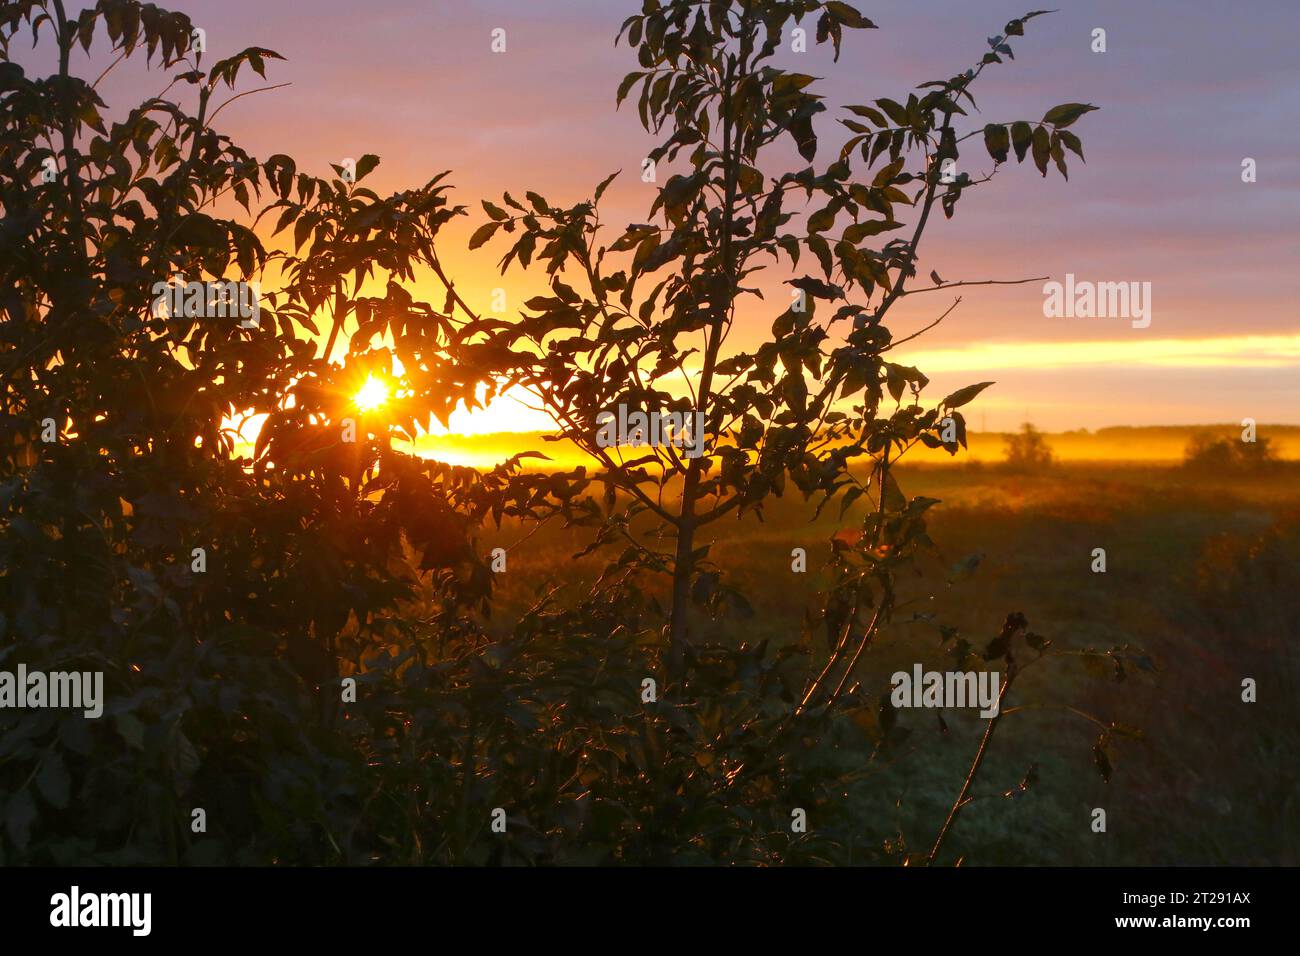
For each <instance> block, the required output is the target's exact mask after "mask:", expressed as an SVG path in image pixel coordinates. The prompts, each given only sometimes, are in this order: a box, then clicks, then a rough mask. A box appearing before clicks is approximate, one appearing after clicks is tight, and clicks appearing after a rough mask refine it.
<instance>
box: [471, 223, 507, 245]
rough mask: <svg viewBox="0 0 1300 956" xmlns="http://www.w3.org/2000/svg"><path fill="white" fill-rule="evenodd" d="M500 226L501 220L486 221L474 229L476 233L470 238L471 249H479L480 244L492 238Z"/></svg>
mask: <svg viewBox="0 0 1300 956" xmlns="http://www.w3.org/2000/svg"><path fill="white" fill-rule="evenodd" d="M500 226H501V223H499V222H485V223H484V224H483V225H481V226H479V227H478V228H477V229H475V230H474V235H472V236H470V238H469V247H470V248H471V249H477V248H478V247H479V246H481V245H483V244H484V243H485V242H487V241H488V240H489V239H491V238H492V236H493V235H494V234H495V233H496V231H497V229H499V228H500Z"/></svg>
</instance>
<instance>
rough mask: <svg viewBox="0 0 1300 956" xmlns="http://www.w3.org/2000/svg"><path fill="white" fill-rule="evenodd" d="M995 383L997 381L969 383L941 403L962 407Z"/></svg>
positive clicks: (947, 406)
mask: <svg viewBox="0 0 1300 956" xmlns="http://www.w3.org/2000/svg"><path fill="white" fill-rule="evenodd" d="M993 384H995V383H994V382H980V383H979V384H977V385H967V386H966V387H965V388H959V389H957V391H955V392H953V393H952V394H951V395H949V396H948V397H947V398H945V399H944V400H943V401H942V402H941V403H940V404H942V405H943V407H944V408H961V407H962V406H963V405H965V404H966V403H967V402H969V401H970V400H971V399H973V398H974V397H975V396H976V395H978V394H979V393H980V392H982V391H984V389H986V388H988V387H989V386H990V385H993Z"/></svg>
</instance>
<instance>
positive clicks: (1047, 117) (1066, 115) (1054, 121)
mask: <svg viewBox="0 0 1300 956" xmlns="http://www.w3.org/2000/svg"><path fill="white" fill-rule="evenodd" d="M1095 109H1097V107H1096V106H1092V105H1090V104H1088V103H1062V104H1061V105H1060V106H1053V107H1052V108H1051V109H1050V110H1048V111H1047V112H1046V113H1045V114H1044V115H1043V122H1044V123H1049V124H1051V125H1052V126H1055V127H1056V128H1057V129H1065V127H1067V126H1069V125H1071V124H1072V123H1074V121H1075V120H1077V119H1078V118H1079V117H1080V116H1083V115H1084V114H1085V113H1091V112H1092V111H1093V110H1095Z"/></svg>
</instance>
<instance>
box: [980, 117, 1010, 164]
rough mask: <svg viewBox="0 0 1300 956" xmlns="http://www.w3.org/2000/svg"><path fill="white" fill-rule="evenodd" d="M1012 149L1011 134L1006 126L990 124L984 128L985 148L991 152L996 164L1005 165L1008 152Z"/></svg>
mask: <svg viewBox="0 0 1300 956" xmlns="http://www.w3.org/2000/svg"><path fill="white" fill-rule="evenodd" d="M1010 147H1011V134H1010V132H1009V131H1008V130H1007V128H1006V127H1005V126H999V125H997V124H996V123H990V124H989V125H988V126H985V127H984V148H985V149H987V150H988V151H989V155H990V156H992V157H993V160H994V162H998V163H1005V162H1006V161H1007V150H1008V149H1010Z"/></svg>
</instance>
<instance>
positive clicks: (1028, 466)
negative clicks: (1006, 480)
mask: <svg viewBox="0 0 1300 956" xmlns="http://www.w3.org/2000/svg"><path fill="white" fill-rule="evenodd" d="M1005 441H1006V456H1005V459H1004V461H1003V465H1004V467H1005V468H1007V469H1009V470H1011V471H1025V472H1034V471H1042V470H1043V469H1044V468H1050V467H1051V465H1052V449H1051V448H1050V447H1049V446H1048V444H1047V439H1046V438H1044V437H1043V433H1042V432H1040V431H1039V430H1038V429H1036V428H1035V427H1034V426H1033V425H1032V424H1030V423H1029V422H1025V423H1024V424H1022V425H1021V426H1020V431H1019V432H1018V433H1016V434H1013V435H1008V436H1007V437H1006V439H1005Z"/></svg>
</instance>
